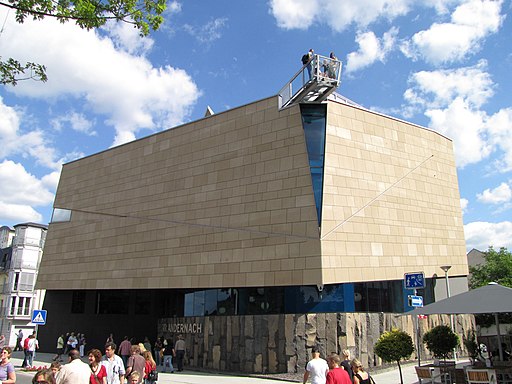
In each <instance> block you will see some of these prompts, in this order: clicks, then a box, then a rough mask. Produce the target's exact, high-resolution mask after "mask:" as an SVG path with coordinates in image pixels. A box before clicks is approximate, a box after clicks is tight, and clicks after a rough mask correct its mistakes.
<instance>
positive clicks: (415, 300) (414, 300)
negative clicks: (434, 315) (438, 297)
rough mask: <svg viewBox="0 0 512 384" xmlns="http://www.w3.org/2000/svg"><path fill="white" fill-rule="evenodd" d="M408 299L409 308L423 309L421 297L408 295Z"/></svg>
mask: <svg viewBox="0 0 512 384" xmlns="http://www.w3.org/2000/svg"><path fill="white" fill-rule="evenodd" d="M408 298H409V306H410V307H423V296H414V295H409V296H408Z"/></svg>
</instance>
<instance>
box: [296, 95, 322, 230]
mask: <svg viewBox="0 0 512 384" xmlns="http://www.w3.org/2000/svg"><path fill="white" fill-rule="evenodd" d="M300 111H301V114H302V126H303V128H304V136H305V138H306V147H307V150H308V158H309V168H310V170H311V181H312V183H313V193H314V196H315V204H316V212H317V216H318V225H320V223H321V220H322V195H323V186H324V160H325V130H326V114H327V106H326V105H325V104H301V106H300Z"/></svg>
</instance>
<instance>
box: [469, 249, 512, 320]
mask: <svg viewBox="0 0 512 384" xmlns="http://www.w3.org/2000/svg"><path fill="white" fill-rule="evenodd" d="M484 260H485V262H484V263H483V264H481V265H476V266H474V267H471V266H470V267H469V272H470V274H471V275H470V279H469V286H470V288H471V289H475V288H478V287H482V286H484V285H487V284H489V283H491V282H495V283H498V284H500V285H503V286H505V287H510V288H512V253H511V252H509V251H508V250H507V248H504V247H502V248H500V250H499V251H496V250H495V249H494V248H493V247H489V250H488V251H487V252H485V253H484ZM475 319H476V323H477V325H479V326H482V327H490V326H491V325H493V324H495V321H496V320H495V319H494V315H491V314H480V315H476V316H475ZM499 321H500V323H511V322H512V312H511V313H500V314H499Z"/></svg>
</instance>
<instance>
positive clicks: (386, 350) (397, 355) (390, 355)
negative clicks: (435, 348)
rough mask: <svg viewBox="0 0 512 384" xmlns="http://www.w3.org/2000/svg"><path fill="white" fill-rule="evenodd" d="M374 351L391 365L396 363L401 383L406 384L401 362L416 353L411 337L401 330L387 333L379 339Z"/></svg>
mask: <svg viewBox="0 0 512 384" xmlns="http://www.w3.org/2000/svg"><path fill="white" fill-rule="evenodd" d="M374 351H375V353H376V354H377V356H379V357H380V358H381V359H382V360H383V361H385V362H389V363H391V362H395V361H396V363H397V364H398V371H399V372H400V383H401V384H404V380H403V377H402V367H401V366H400V360H402V359H408V358H409V357H411V355H412V353H413V351H414V344H413V342H412V338H411V336H409V334H408V333H407V332H404V331H401V330H399V329H393V330H391V331H389V332H385V333H383V334H382V335H381V336H380V337H379V340H377V343H376V344H375V347H374Z"/></svg>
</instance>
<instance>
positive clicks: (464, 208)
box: [460, 198, 469, 213]
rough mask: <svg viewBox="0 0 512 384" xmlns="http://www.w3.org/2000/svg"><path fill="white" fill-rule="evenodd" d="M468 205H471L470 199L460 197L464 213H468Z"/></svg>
mask: <svg viewBox="0 0 512 384" xmlns="http://www.w3.org/2000/svg"><path fill="white" fill-rule="evenodd" d="M468 205H469V200H468V199H464V198H461V199H460V208H461V209H462V213H466V212H467V211H468Z"/></svg>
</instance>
